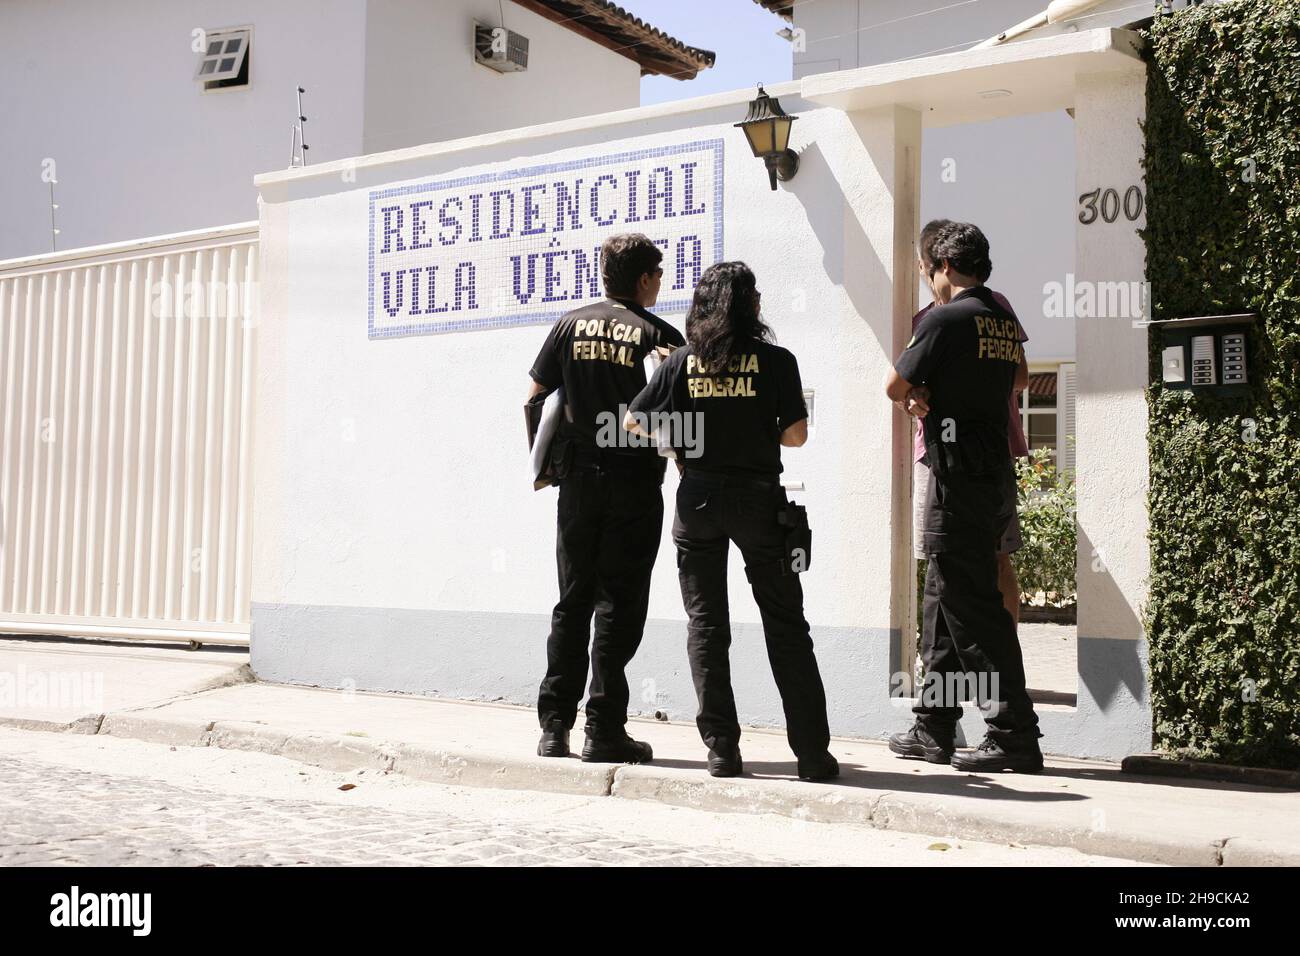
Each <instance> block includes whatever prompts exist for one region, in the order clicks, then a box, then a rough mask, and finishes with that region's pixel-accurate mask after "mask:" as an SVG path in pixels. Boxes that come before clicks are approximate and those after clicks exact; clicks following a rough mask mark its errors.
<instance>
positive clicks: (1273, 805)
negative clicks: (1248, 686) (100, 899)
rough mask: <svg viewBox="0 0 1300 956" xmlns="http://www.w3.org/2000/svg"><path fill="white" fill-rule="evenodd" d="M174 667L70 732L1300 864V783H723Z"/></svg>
mask: <svg viewBox="0 0 1300 956" xmlns="http://www.w3.org/2000/svg"><path fill="white" fill-rule="evenodd" d="M51 653H54V652H52V651H51V650H50V649H48V648H45V649H42V648H40V647H33V646H32V642H25V641H14V642H9V641H5V642H2V643H0V673H2V672H4V671H12V670H14V669H15V668H16V667H17V666H19V665H20V664H22V665H24V666H27V667H28V669H29V670H30V669H31V662H32V661H33V660H35V659H36V657H37V656H39V655H40V654H51ZM57 653H58V654H59V655H60V657H59V659H58V660H57V661H56V663H62V664H67V663H69V658H70V657H78V656H79V657H80V662H81V666H82V668H83V669H86V670H90V671H98V672H102V673H103V675H104V682H105V686H106V687H112V686H115V685H116V683H117V681H118V679H119V674H120V673H121V674H127V673H129V674H131V675H134V676H133V678H132V679H133V680H135V681H136V683H137V684H139V683H150V681H148V680H146V679H145V677H146V676H147V672H148V671H149V670H150V669H152V667H153V665H152V664H150V663H149V662H148V660H147V658H148V652H147V651H146V649H143V648H141V649H138V650H137V651H136V653H134V654H132V655H129V656H128V655H119V654H105V653H100V652H99V651H98V650H97V649H96V648H95V646H93V645H82V646H79V647H78V646H64V647H62V648H61V649H60V650H59V651H58V652H57ZM208 663H209V662H208V661H201V662H198V663H197V664H196V667H206V666H208ZM243 663H244V661H243V658H242V655H237V654H235V655H228V657H227V659H226V664H225V666H226V667H227V669H228V673H227V674H226V675H225V677H224V678H223V679H225V680H235V679H239V677H240V668H241V666H242V665H243ZM178 666H179V665H177V663H176V662H175V661H174V659H172V658H171V657H169V656H165V657H164V658H163V659H162V660H161V661H160V668H159V673H160V674H163V673H165V674H166V675H167V676H168V678H169V679H170V680H171V681H172V684H171V685H170V686H165V685H164V684H163V683H161V682H159V683H154V685H153V689H154V695H153V696H154V699H153V700H150V701H146V702H142V703H138V704H134V705H130V704H128V705H127V706H125V707H123V708H121V709H116V710H113V709H109V710H108V711H107V713H105V714H104V715H103V717H102V719H100V718H99V717H98V716H97V715H88V716H84V717H83V718H81V719H80V720H79V721H77V722H74V723H70V724H64V725H62V726H64V727H71V728H72V729H79V730H81V731H82V732H92V733H99V734H109V735H113V736H120V737H128V738H136V739H141V740H148V741H154V742H160V743H167V744H171V745H175V746H191V747H218V748H227V749H237V750H248V751H255V752H260V753H267V754H278V755H281V756H285V757H289V758H291V759H294V760H299V761H302V762H304V763H308V764H313V765H316V766H319V767H322V768H325V769H330V770H338V771H347V770H355V769H359V768H369V769H377V770H382V771H386V772H392V773H399V774H404V775H406V776H408V777H410V778H413V779H417V780H425V781H431V782H436V783H444V784H455V785H459V786H484V787H494V788H502V789H516V790H546V791H552V792H559V793H572V794H582V795H592V796H602V795H608V796H611V797H614V798H619V799H625V800H645V801H654V802H657V803H660V804H668V805H677V806H687V807H693V808H697V809H705V810H710V811H735V812H748V813H776V814H782V815H785V816H790V817H794V818H796V819H802V820H810V821H825V822H852V823H857V824H862V825H868V826H872V827H875V828H878V829H886V830H896V831H903V832H912V833H927V832H941V833H951V834H953V835H955V836H958V837H962V838H966V839H971V840H984V841H990V842H1004V843H1033V844H1040V845H1045V846H1063V847H1074V848H1076V849H1079V850H1082V851H1084V852H1087V853H1093V854H1100V855H1106V856H1115V857H1123V858H1128V859H1135V860H1144V861H1150V862H1161V863H1175V864H1193V865H1211V866H1212V865H1220V864H1254V865H1269V864H1290V865H1296V864H1300V794H1297V793H1294V792H1287V791H1280V790H1272V789H1267V788H1260V787H1250V786H1243V785H1234V784H1218V783H1203V782H1196V783H1192V782H1187V781H1179V780H1172V779H1164V778H1141V777H1134V776H1129V775H1121V774H1120V773H1119V770H1118V767H1117V766H1115V765H1113V764H1109V763H1103V762H1097V761H1083V760H1071V759H1065V758H1056V757H1049V758H1048V767H1047V770H1046V771H1045V772H1044V773H1042V774H1039V775H1016V774H999V775H973V774H962V773H957V772H956V771H954V770H952V769H951V768H949V767H946V766H934V765H932V764H927V763H923V762H918V761H906V760H899V759H897V758H895V757H894V756H893V755H892V754H890V753H889V751H888V750H887V748H885V747H884V746H883V745H882V744H880V743H877V742H870V741H863V740H850V739H837V740H835V741H834V742H833V744H832V751H833V752H834V753H835V754H836V756H837V757H838V758H839V759H840V761H841V764H842V766H843V768H844V776H843V778H842V780H841V781H840V782H839V783H836V784H812V783H803V782H799V781H797V780H795V779H793V774H794V769H795V767H794V761H793V758H792V756H791V754H790V753H789V750H788V749H787V747H786V743H785V739H784V736H783V735H781V734H778V733H771V732H767V731H759V730H754V731H749V732H747V733H746V734H745V735H744V737H743V739H742V742H741V748H742V752H743V754H744V757H745V765H746V769H747V771H748V776H746V777H745V778H742V779H736V780H714V779H713V778H710V777H709V776H708V775H707V774H706V773H705V772H704V757H705V753H704V749H703V747H702V745H701V744H700V741H699V738H698V735H697V733H696V731H695V728H694V727H693V726H692V725H689V724H671V723H660V722H656V721H652V720H651V721H641V720H637V721H633V723H632V725H631V727H630V729H631V730H632V732H633V734H634V735H635V736H637V737H639V738H642V739H645V740H648V741H649V742H650V743H651V744H652V745H653V747H654V749H655V756H656V760H655V762H654V764H652V765H650V766H644V767H626V766H616V765H603V764H584V763H582V762H580V761H579V760H577V759H568V760H545V759H542V758H538V757H536V756H534V755H533V754H534V749H533V748H534V747H535V743H536V737H537V727H536V720H535V716H534V714H533V713H532V711H531V710H530V709H528V708H519V707H507V706H501V705H495V704H487V703H466V702H458V701H447V700H430V699H426V698H413V697H403V696H400V695H384V694H368V693H358V692H347V691H335V690H323V689H318V688H307V687H295V686H286V685H271V684H261V683H238V684H233V685H230V686H224V687H217V688H216V689H208V690H203V689H197V690H196V689H195V688H196V687H197V688H201V687H202V686H205V685H210V684H211V683H212V682H213V678H212V676H211V675H210V674H206V673H201V672H200V671H198V670H196V671H195V673H194V674H192V675H186V674H184V673H183V668H182V671H181V672H178V671H177V667H178ZM245 670H246V669H245ZM124 679H125V678H124ZM218 682H220V680H219V681H218ZM169 694H170V695H171V696H170V697H169V696H168V695H169ZM106 696H111V695H107V694H106ZM4 723H11V724H12V723H16V724H18V725H19V726H27V727H34V726H46V727H48V728H49V729H59V727H60V725H58V724H57V723H56V722H55V721H53V720H47V721H45V722H44V723H42V721H41V718H40V708H38V707H34V706H32V705H30V703H29V706H28V707H27V708H26V710H25V711H16V712H7V711H5V710H3V709H2V708H0V724H4ZM903 723H905V716H903V715H900V726H901V725H902V724H903Z"/></svg>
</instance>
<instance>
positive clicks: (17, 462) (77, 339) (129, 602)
mask: <svg viewBox="0 0 1300 956" xmlns="http://www.w3.org/2000/svg"><path fill="white" fill-rule="evenodd" d="M257 248H258V246H257V223H242V224H240V225H237V226H229V227H225V228H222V229H208V230H202V231H198V232H190V233H180V234H177V235H174V236H164V237H160V238H156V239H146V240H141V241H138V242H129V243H116V244H113V245H110V246H96V247H91V248H86V249H78V250H72V251H70V252H64V253H57V254H52V255H48V256H36V257H31V258H27V259H14V260H10V261H8V262H0V403H3V404H0V429H3V431H0V633H16V632H17V633H45V634H71V635H80V636H119V637H127V638H136V639H160V638H165V639H192V640H202V641H204V642H210V643H246V642H247V640H248V620H249V580H250V578H249V555H250V528H249V518H250V515H251V488H250V485H249V480H250V468H249V466H250V455H251V451H252V442H251V438H252V435H251V423H252V408H251V403H252V394H253V392H252V382H253V372H254V367H253V362H254V346H255V319H256V307H257V296H256V288H257V285H256V283H257Z"/></svg>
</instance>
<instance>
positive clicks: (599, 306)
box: [530, 233, 685, 763]
mask: <svg viewBox="0 0 1300 956" xmlns="http://www.w3.org/2000/svg"><path fill="white" fill-rule="evenodd" d="M662 258H663V256H662V253H660V251H659V249H658V247H656V246H655V244H654V243H653V242H651V241H650V239H648V238H646V237H645V236H643V235H641V234H639V233H631V234H625V235H617V236H612V237H611V238H609V239H607V240H606V241H605V243H604V245H603V246H602V247H601V255H600V259H601V277H602V279H603V280H604V283H605V292H606V294H607V296H608V298H606V299H605V300H603V301H601V302H596V303H594V304H592V305H588V306H584V307H583V308H580V309H575V310H574V311H572V312H570V313H568V314H567V315H565V316H564V317H562V318H561V319H560V320H559V321H558V322H556V323H555V325H554V327H553V328H552V329H551V333H550V335H548V336H547V338H546V342H545V344H544V345H543V346H542V350H541V352H540V353H538V356H537V361H536V362H535V363H534V364H533V367H532V370H531V373H530V374H531V375H532V379H533V386H532V391H531V393H530V397H531V396H533V395H536V394H538V393H540V392H544V391H547V390H549V389H553V388H556V387H558V386H561V385H562V386H563V387H564V397H565V404H566V420H565V421H564V422H562V424H561V426H560V429H559V433H558V434H557V435H556V438H555V440H554V443H553V445H552V457H553V459H555V460H558V461H559V462H560V474H561V476H562V477H560V479H559V481H558V484H559V486H560V496H559V508H558V511H559V518H558V531H557V535H556V547H555V553H556V564H557V566H558V571H559V584H560V600H559V603H557V604H556V605H555V610H554V612H553V613H552V615H551V634H550V638H549V639H548V640H547V642H546V661H547V666H546V677H545V679H544V680H543V681H542V685H541V689H540V690H539V691H538V696H537V712H538V719H539V720H540V722H541V726H542V737H541V740H540V742H539V743H538V745H537V752H538V754H539V755H541V756H544V757H567V756H568V755H569V731H570V730H571V729H572V728H573V724H574V721H575V720H576V717H577V709H578V703H579V701H580V700H581V699H582V691H583V685H584V684H585V683H586V680H587V664H588V654H587V647H588V642H589V641H590V645H591V658H590V660H591V690H590V694H589V696H588V698H587V708H586V715H587V716H586V728H585V730H586V741H585V743H584V745H583V749H582V759H583V760H586V761H594V762H600V763H645V762H647V761H649V760H650V759H651V757H652V756H653V754H652V753H651V750H650V746H649V744H646V743H642V742H640V741H636V740H633V739H632V738H631V737H629V736H628V734H627V732H626V730H625V725H626V723H627V706H628V686H627V678H626V676H625V675H624V669H625V668H626V667H627V664H628V662H629V661H630V660H631V659H632V656H633V655H634V654H635V653H636V650H637V647H638V646H639V645H640V643H641V635H642V632H643V630H644V628H645V619H646V610H647V606H648V603H649V597H650V572H651V569H652V568H653V567H654V562H655V557H656V555H657V553H658V550H659V540H660V534H661V532H662V527H663V509H664V505H663V493H662V490H661V486H662V484H663V476H664V467H665V460H664V458H663V457H661V456H660V455H659V453H658V451H657V449H656V448H655V447H653V446H652V445H647V444H645V443H631V444H630V445H629V443H627V442H626V441H624V440H623V439H625V438H626V437H627V436H626V434H625V433H624V432H623V431H622V428H621V424H622V417H623V414H624V413H625V411H626V409H627V405H628V403H629V402H630V401H631V400H632V399H633V398H634V397H635V396H636V394H637V393H638V392H639V391H640V390H641V389H642V388H643V387H644V386H645V384H646V372H645V365H644V360H645V358H646V356H647V355H648V354H649V353H650V352H651V351H653V350H655V349H661V350H663V351H665V352H666V351H667V350H668V349H671V348H675V347H677V346H680V345H684V344H685V339H683V338H682V334H681V333H680V332H678V331H677V330H676V329H674V328H673V327H672V326H671V325H669V324H668V323H666V322H664V321H663V320H662V319H660V318H658V317H657V316H655V315H652V314H651V313H650V312H649V311H647V310H648V308H649V307H650V306H652V305H654V303H655V299H656V298H657V297H658V295H659V285H660V282H661V280H662V277H663V269H662V268H660V261H661V260H662ZM593 614H594V616H595V636H594V638H593V637H592V636H591V625H592V616H593Z"/></svg>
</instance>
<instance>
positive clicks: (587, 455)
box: [571, 444, 667, 475]
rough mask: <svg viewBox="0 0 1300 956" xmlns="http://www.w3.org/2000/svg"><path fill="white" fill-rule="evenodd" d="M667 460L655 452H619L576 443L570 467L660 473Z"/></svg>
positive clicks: (581, 469) (574, 468)
mask: <svg viewBox="0 0 1300 956" xmlns="http://www.w3.org/2000/svg"><path fill="white" fill-rule="evenodd" d="M666 464H667V460H666V459H665V458H663V457H661V456H659V455H657V454H654V455H629V454H620V453H618V452H615V451H611V450H609V449H605V448H599V447H597V446H595V445H589V444H578V445H577V446H576V447H575V448H574V454H573V462H572V466H571V467H572V468H573V470H575V471H630V472H648V473H652V474H659V475H662V474H663V471H664V466H665V465H666Z"/></svg>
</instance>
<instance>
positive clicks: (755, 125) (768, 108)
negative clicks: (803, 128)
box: [736, 85, 799, 189]
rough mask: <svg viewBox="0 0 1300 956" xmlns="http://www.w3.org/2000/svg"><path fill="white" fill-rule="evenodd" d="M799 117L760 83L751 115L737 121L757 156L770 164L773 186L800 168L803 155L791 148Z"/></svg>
mask: <svg viewBox="0 0 1300 956" xmlns="http://www.w3.org/2000/svg"><path fill="white" fill-rule="evenodd" d="M798 118H799V117H797V116H790V115H789V114H788V113H786V111H785V110H783V109H781V103H780V101H779V100H777V99H776V98H775V97H771V96H768V95H767V93H765V92H764V91H763V87H762V85H760V86H759V87H758V98H757V99H753V100H750V102H749V115H748V116H746V117H745V118H744V119H743V120H741V121H740V122H739V123H737V124H736V125H737V126H739V127H740V128H741V129H743V130H744V131H745V138H746V139H748V140H749V148H750V149H751V150H753V151H754V155H755V156H757V157H758V158H759V159H761V160H762V161H763V162H764V163H765V164H766V165H767V175H768V179H769V180H771V183H772V188H773V189H776V181H777V180H778V179H779V180H781V182H787V181H788V180H791V179H794V174H795V173H796V172H798V170H799V154H798V153H796V152H795V151H794V150H792V149H791V148H790V125H791V124H792V123H793V122H794V121H795V120H797V119H798Z"/></svg>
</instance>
